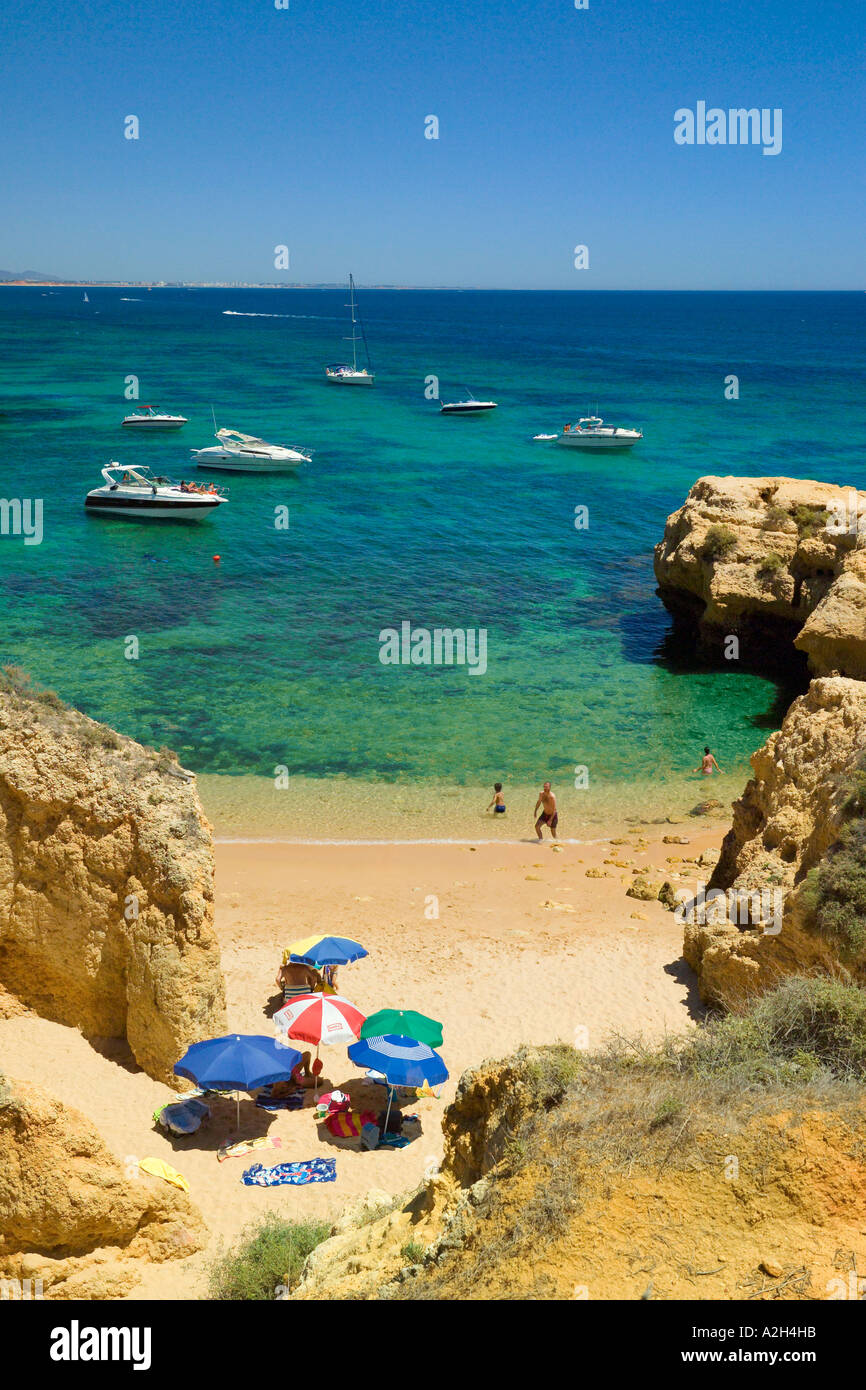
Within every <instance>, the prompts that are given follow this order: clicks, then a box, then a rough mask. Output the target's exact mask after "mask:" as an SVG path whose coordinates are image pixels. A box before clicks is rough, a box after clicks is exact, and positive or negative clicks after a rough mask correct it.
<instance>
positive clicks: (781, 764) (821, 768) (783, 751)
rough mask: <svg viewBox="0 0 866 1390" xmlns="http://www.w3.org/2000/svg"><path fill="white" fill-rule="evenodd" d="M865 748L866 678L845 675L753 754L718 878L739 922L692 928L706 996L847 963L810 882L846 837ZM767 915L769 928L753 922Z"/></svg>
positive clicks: (751, 989) (688, 951)
mask: <svg viewBox="0 0 866 1390" xmlns="http://www.w3.org/2000/svg"><path fill="white" fill-rule="evenodd" d="M864 750H866V684H864V683H863V682H861V681H856V680H850V679H847V678H844V677H841V676H836V677H823V678H820V679H818V680H814V681H812V684H811V685H810V687H809V689H808V691H807V693H806V694H805V695H802V696H801V697H800V698H799V699H797V700H795V701H794V703H793V704H792V705H791V708H790V709H789V710H788V713H787V715H786V716H785V720H784V722H783V724H782V728H781V730H779V731H778V732H777V733H774V734H772V735H771V736H770V738H768V739H767V742H766V743H765V744H764V745H763V747H762V748H759V749H758V751H757V752H756V753H754V754H753V755H752V759H751V762H752V768H753V769H754V774H755V775H754V777H753V778H752V779H751V780H750V781H749V783H748V784H747V786H746V789H745V791H744V792H743V795H742V796H741V797H740V798H739V800H738V801H735V802H734V816H733V824H732V826H731V829H730V830H729V831H728V834H727V835H726V837H725V841H724V844H723V846H722V854H721V858H720V859H719V862H718V864H717V865H716V868H715V870H714V871H713V875H712V877H711V879H710V881H709V885H708V886H709V888H710V889H711V890H712V889H719V890H725V892H726V893H727V895H728V900H729V901H728V908H729V912H730V915H734V916H735V917H736V919H737V921H736V922H735V923H734V922H730V921H719V922H716V921H714V920H706V921H704V922H703V923H702V922H700V921H697V922H688V921H687V923H686V926H685V943H684V954H685V958H686V960H687V961H688V963H689V964H690V965H691V966H692V967H693V969H694V970H695V971H696V972H697V975H698V981H699V985H700V990H701V995H702V997H703V998H704V999H705V1000H707V1001H709V1002H713V1003H718V1002H724V1001H729V1002H730V1001H732V1000H736V999H740V998H743V997H745V996H748V995H750V994H753V993H755V992H756V991H760V990H765V989H767V988H769V987H771V986H772V985H774V984H776V983H778V980H779V978H780V977H781V976H783V975H787V974H791V973H793V972H810V971H813V970H816V969H820V970H832V971H836V970H838V968H839V960H838V956H837V953H836V951H835V949H834V947H833V945H832V943H829V942H828V941H826V940H825V939H824V938H822V937H821V936H819V935H817V934H816V933H815V932H814V930H812V928H811V919H810V913H809V912H808V911H807V907H806V898H805V879H806V875H807V874H808V872H809V870H810V869H812V868H814V867H815V866H816V865H817V864H819V863H820V862H821V860H822V859H823V858H824V856H825V855H826V854H827V852H828V850H830V849H831V848H832V846H833V845H835V844H836V843H838V841H839V837H840V834H841V830H842V824H843V818H844V817H843V808H844V806H845V803H846V801H847V800H848V797H849V795H850V779H851V774H852V773H853V771H854V769H855V766H856V764H857V762H858V760H859V759H860V758H861V757H862V756H863V753H864ZM759 896H762V897H763V914H762V913H761V909H760V904H759V902H758V898H759ZM753 902H754V903H755V910H754V911H752V909H751V904H752V903H753ZM741 905H742V907H744V908H745V909H746V910H745V912H744V911H742V910H740V908H741ZM767 908H769V909H770V910H769V911H767ZM721 912H722V904H721V900H720V901H719V908H718V911H717V910H716V908H715V905H711V904H707V906H706V908H705V909H704V911H703V914H702V915H703V916H704V917H705V918H707V919H711V918H714V917H715V916H717V915H718V916H721ZM779 913H780V920H777V916H778V914H779ZM761 915H763V918H764V920H763V922H762V924H761V925H759V926H756V927H752V926H750V925H749V918H751V919H752V920H755V919H757V918H759V917H760V916H761ZM778 926H781V930H779V931H777V930H776V928H777V927H778ZM864 983H866V981H864Z"/></svg>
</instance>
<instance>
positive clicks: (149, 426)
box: [123, 405, 187, 430]
mask: <svg viewBox="0 0 866 1390" xmlns="http://www.w3.org/2000/svg"><path fill="white" fill-rule="evenodd" d="M186 422H187V421H186V416H185V415H167V414H166V413H165V411H163V410H157V408H156V406H155V405H143V406H142V407H141V408H140V410H136V411H135V412H134V414H132V415H127V416H126V418H125V419H124V421H123V428H124V429H125V430H129V429H138V430H179V429H180V428H181V426H182V425H185V424H186Z"/></svg>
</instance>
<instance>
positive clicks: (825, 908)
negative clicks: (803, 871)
mask: <svg viewBox="0 0 866 1390" xmlns="http://www.w3.org/2000/svg"><path fill="white" fill-rule="evenodd" d="M804 898H805V906H806V907H807V910H809V912H810V916H811V919H812V928H813V930H814V931H816V932H817V933H818V934H819V935H820V936H823V937H826V938H827V939H828V940H830V941H832V942H834V943H835V945H836V947H837V949H838V951H839V955H840V957H841V959H842V961H843V962H844V963H845V964H846V965H849V966H856V965H862V964H863V963H864V962H866V821H864V820H863V819H857V820H855V821H853V822H852V823H851V824H850V825H847V826H846V827H845V829H844V830H843V831H842V839H841V842H840V843H839V845H838V846H837V847H836V848H835V850H833V851H832V852H831V853H830V854H828V855H827V857H826V859H825V860H824V861H823V862H822V863H821V864H820V865H819V866H818V868H817V869H813V870H812V873H811V874H810V875H809V879H808V886H807V889H806V892H805V894H804Z"/></svg>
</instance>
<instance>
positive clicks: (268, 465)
mask: <svg viewBox="0 0 866 1390" xmlns="http://www.w3.org/2000/svg"><path fill="white" fill-rule="evenodd" d="M194 461H195V465H196V468H218V469H221V470H222V472H224V473H290V472H293V471H294V469H296V468H300V466H301V464H302V463H307V462H308V460H307V459H303V458H297V459H268V458H258V459H257V458H244V457H243V456H238V455H237V454H219V453H216V454H211V453H210V452H209V451H208V450H207V449H203V450H202V452H201V453H200V454H198V455H194Z"/></svg>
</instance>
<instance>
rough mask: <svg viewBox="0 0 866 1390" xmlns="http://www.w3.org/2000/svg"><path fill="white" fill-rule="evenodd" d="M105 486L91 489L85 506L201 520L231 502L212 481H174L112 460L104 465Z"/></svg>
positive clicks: (95, 511) (101, 512) (108, 511)
mask: <svg viewBox="0 0 866 1390" xmlns="http://www.w3.org/2000/svg"><path fill="white" fill-rule="evenodd" d="M102 476H103V478H104V479H105V482H104V483H103V485H102V487H95V488H93V489H92V491H90V492H88V494H87V497H86V498H85V499H84V505H85V507H86V508H87V510H88V511H91V512H93V514H94V515H103V516H128V517H145V518H159V519H160V520H165V519H166V518H171V519H178V518H179V519H181V520H187V521H188V520H191V519H192V520H199V519H200V518H201V517H204V516H208V515H209V514H210V513H211V512H213V511H215V510H216V508H217V507H219V506H220V504H221V503H223V502H226V501H228V498H226V497H224V496H223V495H222V493H221V492H219V491H217V489H216V488H215V487H214V486H213V484H211V487H210V489H206V488H203V487H201V488H200V487H198V486H197V485H196V484H195V483H186V482H182V483H173V482H171V480H170V479H169V478H158V477H155V476H154V474H153V473H152V472H151V470H150V469H149V468H139V467H137V466H130V465H124V464H120V463H110V464H109V465H108V467H107V468H103V470H102Z"/></svg>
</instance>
